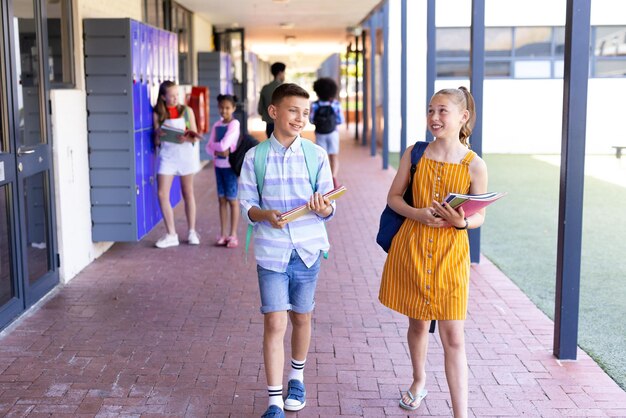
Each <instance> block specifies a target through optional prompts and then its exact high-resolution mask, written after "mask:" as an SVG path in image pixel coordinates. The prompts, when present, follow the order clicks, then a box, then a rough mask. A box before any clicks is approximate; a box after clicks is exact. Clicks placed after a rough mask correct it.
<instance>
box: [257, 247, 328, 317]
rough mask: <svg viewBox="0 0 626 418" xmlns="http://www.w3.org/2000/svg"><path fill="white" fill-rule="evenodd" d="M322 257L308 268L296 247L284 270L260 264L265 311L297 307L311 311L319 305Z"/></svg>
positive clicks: (258, 268) (302, 310)
mask: <svg viewBox="0 0 626 418" xmlns="http://www.w3.org/2000/svg"><path fill="white" fill-rule="evenodd" d="M320 259H321V257H319V258H318V259H317V261H316V262H315V263H314V264H313V265H312V266H311V268H308V267H307V266H306V264H304V262H303V261H302V259H301V258H300V256H299V255H298V252H297V251H296V250H293V251H292V253H291V257H290V259H289V264H288V265H287V271H286V272H284V273H281V272H277V271H272V270H267V269H265V268H263V267H261V266H259V265H257V267H256V270H257V273H258V275H259V290H260V293H261V313H262V314H266V313H270V312H281V311H294V312H296V313H302V314H304V313H309V312H312V311H313V308H314V307H315V288H316V287H317V277H318V276H319V272H320Z"/></svg>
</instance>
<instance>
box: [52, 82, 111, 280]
mask: <svg viewBox="0 0 626 418" xmlns="http://www.w3.org/2000/svg"><path fill="white" fill-rule="evenodd" d="M50 100H51V103H52V117H51V122H52V137H53V138H54V146H53V147H52V158H53V162H54V184H55V189H56V195H55V201H56V202H55V203H56V217H57V219H56V221H57V222H56V223H57V242H58V248H59V255H60V257H61V268H60V277H61V281H62V282H64V283H66V282H68V281H69V280H70V279H71V278H72V277H74V276H75V275H76V274H78V273H79V272H80V271H81V270H82V269H83V268H85V267H86V266H87V265H88V264H89V263H91V262H92V261H93V260H94V259H96V258H98V257H99V256H100V255H102V254H103V253H104V252H105V251H106V250H108V249H109V248H110V247H111V245H112V244H113V243H110V242H104V243H93V242H92V241H91V200H90V196H89V156H88V152H87V109H86V104H87V102H86V96H85V92H84V91H83V90H52V91H51V92H50ZM77 115H84V117H78V116H77ZM70 116H71V117H70Z"/></svg>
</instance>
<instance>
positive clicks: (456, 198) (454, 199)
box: [444, 192, 506, 217]
mask: <svg viewBox="0 0 626 418" xmlns="http://www.w3.org/2000/svg"><path fill="white" fill-rule="evenodd" d="M505 195H506V193H497V192H491V193H483V194H460V193H448V196H446V198H445V200H444V202H446V203H447V204H449V205H450V207H452V208H454V209H458V208H463V211H464V212H465V216H466V217H467V216H471V215H473V214H475V213H476V212H478V211H479V210H481V209H482V208H484V207H486V206H488V205H490V204H492V203H493V202H495V201H496V200H498V199H500V198H501V197H503V196H505Z"/></svg>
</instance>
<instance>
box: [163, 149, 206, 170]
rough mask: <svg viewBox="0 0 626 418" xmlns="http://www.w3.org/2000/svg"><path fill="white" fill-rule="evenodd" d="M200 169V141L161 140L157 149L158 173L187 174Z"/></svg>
mask: <svg viewBox="0 0 626 418" xmlns="http://www.w3.org/2000/svg"><path fill="white" fill-rule="evenodd" d="M198 171H200V143H199V142H196V143H195V144H192V143H190V142H184V143H182V144H174V143H171V142H162V143H161V149H160V150H159V170H158V173H159V174H165V175H173V176H187V175H189V174H195V173H197V172H198Z"/></svg>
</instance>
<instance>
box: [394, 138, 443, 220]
mask: <svg viewBox="0 0 626 418" xmlns="http://www.w3.org/2000/svg"><path fill="white" fill-rule="evenodd" d="M412 150H413V146H410V147H409V148H407V150H406V151H405V152H404V155H402V158H401V159H400V167H398V172H397V173H396V176H395V177H394V179H393V182H392V183H391V187H390V188H389V193H388V194H387V204H388V205H389V207H390V208H391V209H393V210H394V212H396V213H398V214H400V215H402V216H404V217H406V218H410V219H413V220H415V221H418V222H421V223H423V224H425V225H428V226H432V227H441V226H444V225H445V224H446V223H445V221H444V220H443V219H441V218H437V217H435V216H434V212H433V211H432V210H431V208H414V207H413V206H411V205H409V204H408V203H406V202H405V201H404V192H405V191H406V188H407V187H408V186H409V175H410V174H411V151H412Z"/></svg>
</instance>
